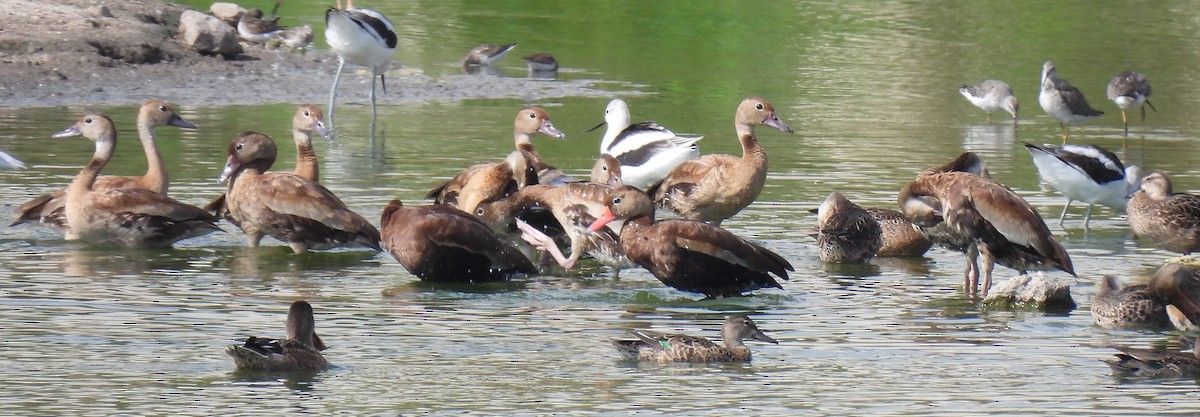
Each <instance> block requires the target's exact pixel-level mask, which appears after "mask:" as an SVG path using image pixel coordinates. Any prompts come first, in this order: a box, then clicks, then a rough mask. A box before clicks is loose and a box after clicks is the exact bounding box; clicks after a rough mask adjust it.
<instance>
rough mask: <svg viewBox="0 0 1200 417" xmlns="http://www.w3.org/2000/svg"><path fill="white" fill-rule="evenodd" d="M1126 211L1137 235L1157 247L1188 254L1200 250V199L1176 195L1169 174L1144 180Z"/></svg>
mask: <svg viewBox="0 0 1200 417" xmlns="http://www.w3.org/2000/svg"><path fill="white" fill-rule="evenodd" d="M1125 212H1126V213H1127V214H1128V216H1129V228H1130V229H1133V234H1135V235H1137V236H1138V237H1139V238H1142V239H1147V240H1149V241H1150V243H1151V244H1153V245H1154V246H1158V247H1160V248H1162V249H1166V250H1169V251H1171V252H1179V253H1182V254H1185V255H1186V254H1190V253H1192V252H1196V250H1197V249H1200V197H1197V196H1196V195H1195V194H1188V193H1176V192H1174V190H1172V189H1171V178H1170V177H1168V176H1167V173H1166V172H1163V171H1158V170H1155V171H1154V172H1151V173H1150V175H1147V176H1146V177H1145V178H1142V182H1141V186H1140V191H1138V192H1136V193H1134V194H1133V196H1132V197H1130V199H1129V204H1128V205H1127V206H1126V207H1125Z"/></svg>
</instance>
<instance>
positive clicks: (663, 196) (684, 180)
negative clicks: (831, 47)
mask: <svg viewBox="0 0 1200 417" xmlns="http://www.w3.org/2000/svg"><path fill="white" fill-rule="evenodd" d="M759 125H765V126H770V127H773V128H776V129H779V130H781V131H784V132H788V133H792V128H791V127H789V126H788V125H787V124H785V123H783V121H782V120H779V117H778V116H776V115H775V108H774V107H772V106H771V103H768V102H767V101H766V100H763V99H761V98H758V97H747V98H746V99H745V100H742V102H741V104H739V105H738V108H737V111H736V113H735V115H734V127H735V129H736V130H737V135H738V141H740V142H741V144H742V156H741V157H737V156H733V155H705V156H702V157H699V158H696V159H692V160H688V161H686V162H684V163H682V164H679V166H676V167H675V169H674V170H672V171H671V173H670V174H667V177H666V178H664V179H663V180H662V181H659V182H658V183H656V184H654V185H651V186H650V189H649V190H647V193H649V194H650V195H652V196H654V200H655V201H656V202H658V204H659V205H661V206H662V207H664V208H667V209H670V210H672V211H674V212H675V213H678V214H679V215H680V216H681V217H683V218H684V219H688V220H696V221H702V222H706V223H710V224H713V225H720V224H721V222H722V221H724V220H725V219H728V218H730V217H733V215H735V214H737V213H738V212H740V211H742V209H744V208H746V206H749V205H750V203H752V202H754V200H755V199H756V198H758V194H759V193H760V192H762V189H763V185H764V184H765V183H766V179H767V152H766V150H764V149H763V147H762V145H761V144H760V143H759V142H758V138H757V137H756V136H755V135H754V127H755V126H759Z"/></svg>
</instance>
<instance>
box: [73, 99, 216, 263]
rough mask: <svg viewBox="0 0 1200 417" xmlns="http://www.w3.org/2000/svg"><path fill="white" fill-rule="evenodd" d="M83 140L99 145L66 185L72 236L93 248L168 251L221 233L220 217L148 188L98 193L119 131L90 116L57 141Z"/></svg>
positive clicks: (103, 118)
mask: <svg viewBox="0 0 1200 417" xmlns="http://www.w3.org/2000/svg"><path fill="white" fill-rule="evenodd" d="M71 136H83V137H86V138H88V139H91V140H92V141H94V142H96V152H95V154H93V155H92V160H91V161H90V162H88V164H87V166H86V167H84V168H83V170H82V171H80V172H79V175H76V176H75V179H74V180H72V181H71V185H69V186H68V187H67V195H66V210H65V211H66V218H67V224H68V225H70V230H71V233H72V234H74V235H75V236H77V237H78V238H79V239H80V240H82V241H84V242H87V243H89V244H94V245H117V246H125V247H133V248H148V247H169V246H171V245H172V244H174V243H175V242H178V241H180V240H183V239H188V238H192V237H197V236H203V235H206V234H209V233H212V232H214V231H217V230H221V229H220V228H218V227H217V225H216V222H217V220H218V219H217V218H216V217H214V216H213V215H211V214H208V212H206V211H204V210H203V209H201V208H199V207H195V206H191V205H188V204H184V203H180V202H178V201H175V200H174V199H172V198H170V197H167V196H165V195H163V194H159V193H156V192H154V191H150V190H147V189H144V188H118V189H114V190H97V189H95V187H94V184H95V183H96V177H98V176H99V175H100V170H101V169H104V166H105V165H107V164H108V161H109V159H110V158H112V154H113V150H114V149H115V148H116V145H117V130H116V128H114V127H113V124H112V119H109V118H108V116H105V115H102V114H88V115H85V116H83V117H82V118H80V119H79V121H78V122H76V123H75V124H74V125H72V126H71V127H69V128H67V129H66V130H63V131H61V132H58V133H55V134H54V135H53V137H56V138H63V137H71Z"/></svg>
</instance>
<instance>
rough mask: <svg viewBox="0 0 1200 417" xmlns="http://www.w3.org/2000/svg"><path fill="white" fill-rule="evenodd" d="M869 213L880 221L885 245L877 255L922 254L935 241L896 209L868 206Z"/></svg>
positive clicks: (881, 235)
mask: <svg viewBox="0 0 1200 417" xmlns="http://www.w3.org/2000/svg"><path fill="white" fill-rule="evenodd" d="M866 210H867V213H868V214H870V215H871V217H872V218H874V219H875V221H876V222H878V223H879V228H880V231H881V234H880V237H881V238H882V239H883V246H881V247H880V248H879V250H878V251H876V252H875V256H877V257H899V256H921V255H924V254H925V252H926V251H928V250H929V247H930V246H933V241H931V240H929V238H928V237H926V236H925V233H922V232H921V229H920V228H918V227H917V226H916V225H914V224H912V222H910V221H908V219H906V218H904V214H903V213H900V212H899V211H896V210H890V209H882V208H868V209H866Z"/></svg>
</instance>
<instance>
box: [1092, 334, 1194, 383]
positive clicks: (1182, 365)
mask: <svg viewBox="0 0 1200 417" xmlns="http://www.w3.org/2000/svg"><path fill="white" fill-rule="evenodd" d="M1110 347H1112V348H1113V349H1117V350H1119V351H1121V353H1118V354H1116V357H1117V359H1109V360H1105V361H1104V363H1107V364H1108V366H1109V367H1110V368H1112V370H1113V373H1116V374H1120V375H1130V376H1139V377H1168V378H1171V377H1183V376H1187V377H1200V341H1197V343H1195V347H1193V348H1192V351H1191V352H1180V351H1173V350H1164V349H1137V348H1131V347H1126V346H1110Z"/></svg>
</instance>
